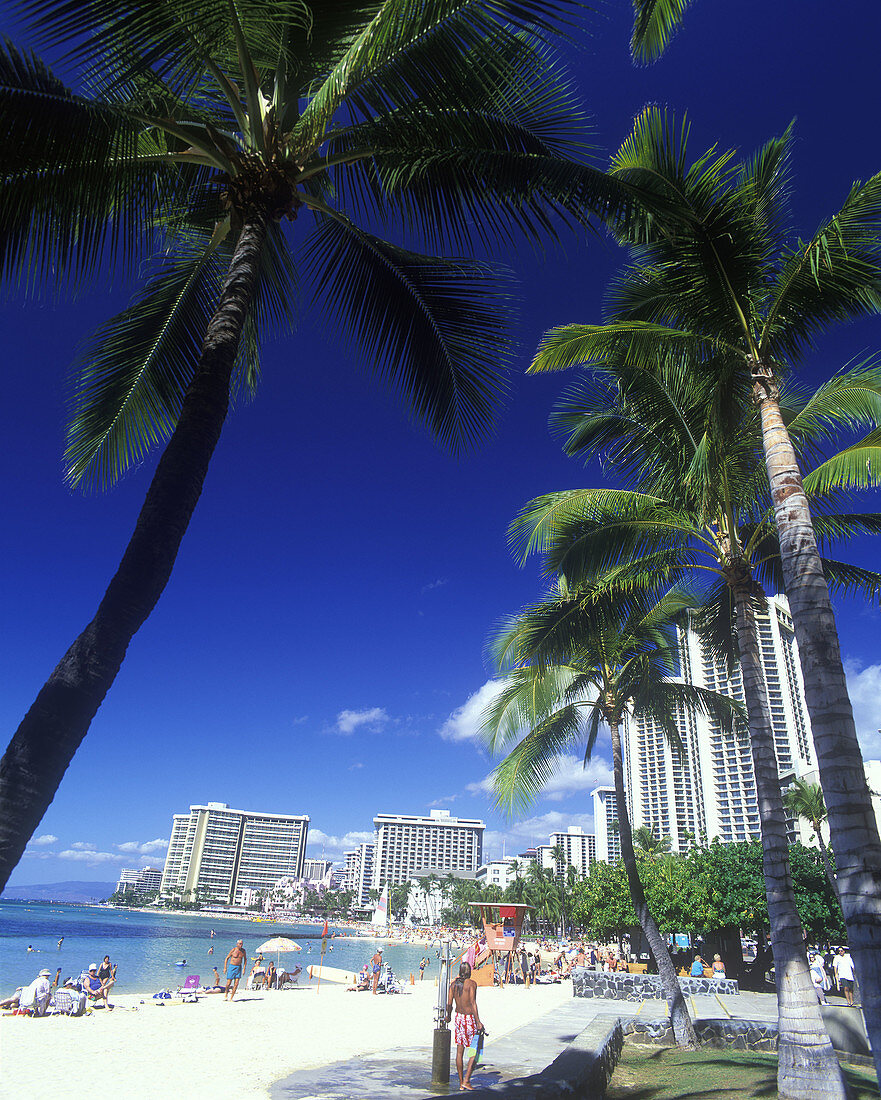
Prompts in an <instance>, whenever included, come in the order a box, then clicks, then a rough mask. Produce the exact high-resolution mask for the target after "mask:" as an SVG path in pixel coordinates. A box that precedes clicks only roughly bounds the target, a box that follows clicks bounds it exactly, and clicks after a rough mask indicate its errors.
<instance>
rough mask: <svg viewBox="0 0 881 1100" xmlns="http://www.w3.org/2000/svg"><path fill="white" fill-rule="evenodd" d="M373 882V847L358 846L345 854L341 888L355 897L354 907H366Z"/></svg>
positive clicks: (367, 845)
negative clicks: (349, 891)
mask: <svg viewBox="0 0 881 1100" xmlns="http://www.w3.org/2000/svg"><path fill="white" fill-rule="evenodd" d="M372 882H373V845H372V844H359V845H358V847H357V848H354V849H353V850H352V851H351V852H346V868H345V871H344V878H343V883H342V887H343V889H344V890H351V891H352V893H353V894H354V895H355V898H354V901H355V904H356V905H366V904H367V902H368V901H369V900H370V891H371V889H372V887H371V883H372Z"/></svg>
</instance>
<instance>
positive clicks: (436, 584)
mask: <svg viewBox="0 0 881 1100" xmlns="http://www.w3.org/2000/svg"><path fill="white" fill-rule="evenodd" d="M449 583H450V579H449V577H438V578H437V580H434V581H429V583H428V584H423V586H422V587H421V588H420V589H419V595H420V596H424V595H425V593H426V592H433V591H434V589H435V588H443V586H444V585H445V584H449Z"/></svg>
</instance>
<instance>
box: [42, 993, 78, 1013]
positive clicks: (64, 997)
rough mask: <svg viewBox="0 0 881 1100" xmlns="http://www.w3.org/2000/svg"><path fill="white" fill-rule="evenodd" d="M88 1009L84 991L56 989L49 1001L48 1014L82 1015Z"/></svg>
mask: <svg viewBox="0 0 881 1100" xmlns="http://www.w3.org/2000/svg"><path fill="white" fill-rule="evenodd" d="M85 1010H86V998H85V995H84V994H83V993H76V994H74V993H71V991H70V990H69V989H56V990H55V992H54V993H53V994H52V998H51V1000H50V1001H49V1008H48V1009H47V1011H46V1015H47V1016H82V1015H83V1013H84V1012H85Z"/></svg>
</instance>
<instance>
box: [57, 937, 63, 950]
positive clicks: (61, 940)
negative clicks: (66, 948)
mask: <svg viewBox="0 0 881 1100" xmlns="http://www.w3.org/2000/svg"><path fill="white" fill-rule="evenodd" d="M63 943H64V936H62V937H61V939H60V940H59V941H58V950H59V951H60V950H61V945H62V944H63Z"/></svg>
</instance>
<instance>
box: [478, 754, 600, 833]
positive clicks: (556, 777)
mask: <svg viewBox="0 0 881 1100" xmlns="http://www.w3.org/2000/svg"><path fill="white" fill-rule="evenodd" d="M611 782H612V768H611V766H610V765H609V763H608V762H607V761H606V760H603V759H602V757H599V756H597V757H594V758H593V760H590V761H588V764H587V767H584V764H583V761H582V759H581V757H578V756H571V755H566V756H560V757H558V760H557V767H556V769H555V770H554V774H553V775H552V776H551V778H550V779H549V780H548V782H547V783H546V784H545V786H544V788H543V790H542V792H541V797H543V798H547V799H549V800H550V801H551V802H562V801H563V799H564V798H571V797H572V795H574V794H583V793H588V792H590V791H592V790H593V789H594V787H599V786H604V785H606V784H608V783H611ZM465 789H466V790H467V791H468V792H469V794H486V795H493V794H494V791H493V784H492V773H490V774H489V775H485V776H484V777H483V779H481V780H480V781H479V782H477V783H469V784H468V786H467V787H466V788H465ZM573 824H577V823H575V822H573Z"/></svg>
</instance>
